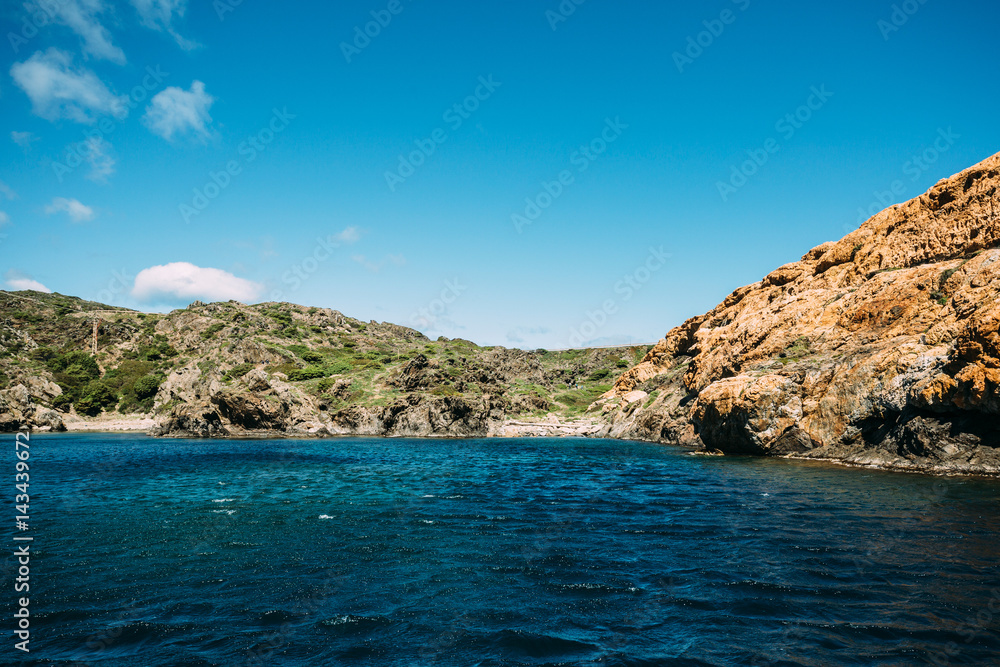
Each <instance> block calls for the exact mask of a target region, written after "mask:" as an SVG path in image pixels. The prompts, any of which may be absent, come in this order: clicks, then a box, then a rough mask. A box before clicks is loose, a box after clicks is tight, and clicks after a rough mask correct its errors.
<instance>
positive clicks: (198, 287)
mask: <svg viewBox="0 0 1000 667" xmlns="http://www.w3.org/2000/svg"><path fill="white" fill-rule="evenodd" d="M263 292H264V286H263V285H261V284H259V283H255V282H252V281H250V280H245V279H243V278H237V277H236V276H234V275H233V274H231V273H228V272H226V271H223V270H221V269H210V268H202V267H200V266H195V265H194V264H191V263H189V262H172V263H170V264H164V265H162V266H152V267H150V268H148V269H143V270H142V271H140V272H139V275H137V276H136V277H135V285H134V287H133V288H132V296H133V297H134V298H136V299H138V300H140V301H143V302H147V303H149V302H153V301H156V300H163V299H166V300H168V301H170V300H181V301H183V300H194V299H205V300H208V301H229V300H230V299H235V300H237V301H242V302H244V303H248V302H253V301H256V300H257V299H258V298H259V297H260V295H261V294H263Z"/></svg>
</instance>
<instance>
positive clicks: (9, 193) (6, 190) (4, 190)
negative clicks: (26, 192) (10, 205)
mask: <svg viewBox="0 0 1000 667" xmlns="http://www.w3.org/2000/svg"><path fill="white" fill-rule="evenodd" d="M0 195H3V196H4V197H6V198H7V199H17V193H16V192H14V191H13V190H11V189H10V186H9V185H7V184H6V183H4V182H3V181H0Z"/></svg>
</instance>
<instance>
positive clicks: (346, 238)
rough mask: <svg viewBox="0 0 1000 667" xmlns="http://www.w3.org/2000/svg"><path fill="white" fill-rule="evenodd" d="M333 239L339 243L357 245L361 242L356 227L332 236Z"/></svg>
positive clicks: (359, 232) (359, 231)
mask: <svg viewBox="0 0 1000 667" xmlns="http://www.w3.org/2000/svg"><path fill="white" fill-rule="evenodd" d="M333 238H334V240H336V241H338V242H340V243H357V242H358V241H360V240H361V230H359V229H358V228H357V227H347V228H346V229H344V231H342V232H340V233H339V234H334V235H333Z"/></svg>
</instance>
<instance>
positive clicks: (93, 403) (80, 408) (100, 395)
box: [75, 380, 118, 417]
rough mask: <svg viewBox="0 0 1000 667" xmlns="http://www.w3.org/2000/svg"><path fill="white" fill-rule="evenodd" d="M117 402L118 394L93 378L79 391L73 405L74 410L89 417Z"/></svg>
mask: <svg viewBox="0 0 1000 667" xmlns="http://www.w3.org/2000/svg"><path fill="white" fill-rule="evenodd" d="M117 403H118V394H117V393H115V391H114V390H113V389H112V388H111V387H109V386H108V385H107V384H106V383H104V382H102V381H101V380H94V381H93V382H91V383H90V384H88V385H87V386H86V387H84V388H83V390H82V391H81V398H79V399H78V400H77V401H76V403H75V405H76V411H77V412H80V413H83V414H85V415H87V416H89V417H96V416H97V415H99V414H101V412H102V411H103V410H106V409H108V408H111V407H114V406H115V405H116V404H117Z"/></svg>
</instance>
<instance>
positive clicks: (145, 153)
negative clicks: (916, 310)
mask: <svg viewBox="0 0 1000 667" xmlns="http://www.w3.org/2000/svg"><path fill="white" fill-rule="evenodd" d="M674 5H677V6H674ZM998 18H1000V7H998V5H997V4H996V3H992V2H972V1H971V0H953V1H952V2H949V3H945V2H941V0H907V1H906V2H889V1H886V2H878V1H873V0H866V1H864V2H862V1H860V0H845V1H843V2H839V3H790V2H777V3H775V2H772V3H765V2H761V1H759V0H713V1H710V2H688V3H660V2H655V3H654V2H627V3H610V2H606V1H605V2H602V1H600V0H531V1H528V0H502V1H501V0H480V1H478V2H458V1H457V0H437V1H434V2H432V1H431V0H343V1H341V2H334V3H329V2H297V3H278V2H273V1H272V2H263V1H260V0H257V1H250V2H245V1H242V0H202V1H199V2H190V3H189V2H187V1H186V0H127V1H126V0H123V1H121V2H112V1H111V0H36V1H35V2H28V3H21V2H10V1H8V2H4V3H2V9H0V35H3V39H2V43H0V129H2V134H0V165H2V167H0V249H2V253H0V257H2V261H0V282H2V285H0V286H2V288H4V289H9V290H11V289H36V290H41V291H49V290H51V291H55V292H59V293H62V294H69V295H73V296H79V297H82V298H85V299H90V300H96V301H101V302H104V303H109V304H113V305H118V306H126V307H130V308H135V309H139V310H144V311H157V312H165V311H169V310H171V309H173V308H178V307H183V306H185V305H187V304H188V303H190V302H191V301H193V300H195V299H200V300H202V301H206V302H208V301H225V300H229V299H237V300H239V301H243V302H247V303H258V302H266V301H289V302H294V303H299V304H304V305H309V306H319V307H328V308H333V309H336V310H339V311H341V312H343V313H344V314H346V315H349V316H352V317H356V318H359V319H362V320H365V321H368V320H377V321H386V322H394V323H397V324H402V325H406V326H411V327H414V328H416V329H419V330H421V331H423V332H424V333H426V334H427V335H429V336H431V337H432V338H436V337H438V336H447V337H449V338H466V339H469V340H473V341H475V342H476V343H479V344H482V345H505V346H508V347H522V348H525V349H534V348H539V347H542V348H547V349H561V348H567V347H579V346H591V345H603V344H630V343H652V342H655V341H656V340H658V339H660V338H662V337H663V336H664V334H665V333H666V332H667V331H669V330H670V328H672V327H674V326H676V325H678V324H680V323H681V322H683V321H684V320H685V319H687V318H688V317H692V316H694V315H698V314H700V313H703V312H705V311H707V310H710V309H711V308H713V307H714V306H715V305H716V304H717V303H719V302H720V301H721V300H722V299H724V298H725V297H726V295H727V294H729V293H730V292H732V291H733V290H734V289H736V288H737V287H739V286H742V285H745V284H749V283H753V282H755V281H757V280H759V279H760V278H761V277H763V276H764V275H766V274H767V273H768V272H770V271H771V270H772V269H774V268H776V267H778V266H780V265H782V264H785V263H788V262H792V261H796V260H798V259H799V258H800V257H801V256H802V255H803V254H805V252H806V251H808V250H809V249H810V248H812V247H814V246H816V245H819V244H821V243H824V242H826V241H830V240H836V239H839V238H840V237H842V236H844V235H845V234H847V233H848V232H850V231H852V230H853V229H855V228H857V227H858V226H859V225H860V224H861V223H862V222H863V221H864V219H865V218H866V217H868V216H870V215H872V214H874V213H876V212H877V211H878V210H881V209H882V208H885V207H886V206H889V205H892V204H894V203H898V202H900V201H905V200H907V199H910V198H912V197H915V196H917V195H919V194H921V193H922V192H924V191H925V190H926V189H928V188H929V187H930V186H932V185H933V184H934V183H935V182H937V181H938V180H940V179H941V178H945V177H948V176H950V175H952V174H954V173H956V172H959V171H961V170H962V169H965V168H966V167H969V166H971V165H973V164H975V163H977V162H979V161H980V160H982V159H984V158H986V157H988V156H990V155H992V154H993V153H996V152H997V151H1000V123H997V122H996V118H997V116H996V110H997V109H998V108H1000V88H998V86H997V77H998V64H1000V40H997V39H996V26H997V24H998Z"/></svg>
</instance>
